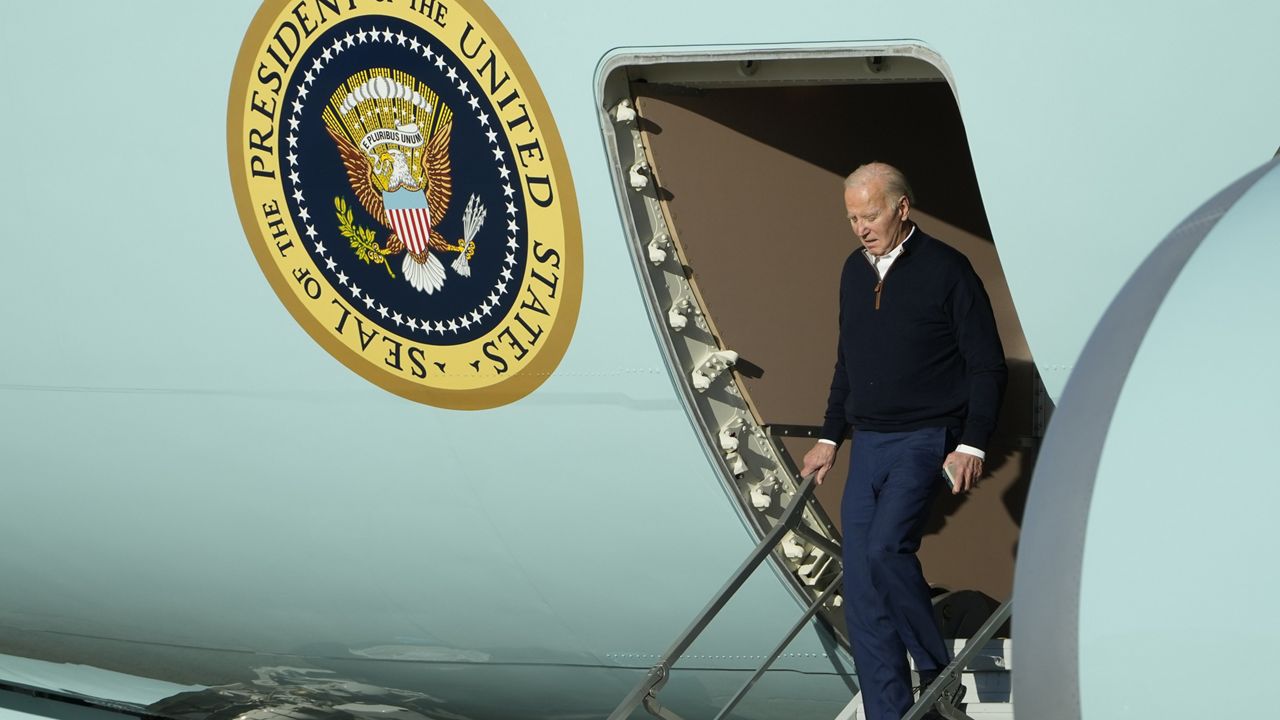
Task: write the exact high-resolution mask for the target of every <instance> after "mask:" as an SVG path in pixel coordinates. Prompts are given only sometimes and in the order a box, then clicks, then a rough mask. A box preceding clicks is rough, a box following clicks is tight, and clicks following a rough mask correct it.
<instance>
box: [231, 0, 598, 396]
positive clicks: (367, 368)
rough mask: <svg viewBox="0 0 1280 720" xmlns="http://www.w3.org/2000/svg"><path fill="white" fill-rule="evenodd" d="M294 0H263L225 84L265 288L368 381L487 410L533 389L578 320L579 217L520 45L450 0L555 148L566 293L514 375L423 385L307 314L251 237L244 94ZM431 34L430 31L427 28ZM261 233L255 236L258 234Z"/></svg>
mask: <svg viewBox="0 0 1280 720" xmlns="http://www.w3.org/2000/svg"><path fill="white" fill-rule="evenodd" d="M292 2H295V0H265V1H264V2H263V3H262V5H261V7H259V8H258V12H257V14H256V15H254V17H253V20H252V21H251V22H250V23H249V28H248V29H247V30H246V31H245V35H244V39H243V40H242V41H241V45H240V52H239V53H238V54H237V56H236V63H235V68H234V70H233V73H234V74H233V75H232V78H231V89H230V93H229V95H228V97H227V170H228V172H229V173H230V177H231V192H232V195H233V196H234V197H235V203H236V210H237V212H238V213H239V215H240V224H241V225H242V226H243V227H244V235H245V240H246V241H247V242H248V243H249V248H250V250H252V251H253V255H254V258H256V259H257V261H258V265H259V269H260V270H261V272H262V274H263V275H264V276H265V277H266V279H267V282H269V283H270V284H271V289H272V290H274V291H275V294H276V296H277V297H278V298H280V301H281V302H282V303H283V304H284V306H285V308H287V309H288V310H289V314H290V315H292V316H293V319H294V321H295V322H297V323H298V325H300V326H301V327H302V329H303V330H305V331H306V332H307V334H308V335H310V336H311V339H312V340H315V341H316V343H318V344H319V345H320V346H321V347H323V348H324V349H325V351H326V352H328V353H329V354H330V355H332V356H333V357H334V358H336V359H337V360H338V361H339V362H341V363H342V364H343V365H346V366H347V368H348V369H350V370H351V371H353V372H355V373H356V374H358V375H360V376H361V377H363V378H364V379H366V380H368V381H369V382H371V383H373V384H375V385H377V386H378V387H381V388H383V389H385V390H388V391H390V392H393V393H395V394H396V395H399V396H400V397H403V398H406V399H408V400H413V401H415V402H420V403H423V404H426V405H432V406H435V407H440V408H446V409H452V410H485V409H489V408H495V407H499V406H502V405H507V404H510V403H513V402H516V401H517V400H520V399H521V398H523V397H525V396H526V395H528V394H529V393H531V392H533V391H534V390H536V389H537V388H538V387H539V386H540V385H542V383H543V382H545V381H546V379H547V378H549V377H551V374H552V373H553V372H554V371H555V369H556V368H557V367H558V366H559V365H560V361H561V360H562V359H563V358H564V354H565V352H566V351H567V350H568V348H569V343H570V341H571V340H572V339H573V334H574V331H575V330H576V328H577V324H578V313H579V310H580V309H581V306H582V280H583V267H582V265H583V256H582V223H581V219H580V216H579V214H578V196H577V192H576V191H575V190H574V185H573V176H572V175H571V174H570V170H569V160H568V155H567V153H566V152H565V148H564V142H563V141H562V140H561V139H560V130H559V127H558V126H557V125H556V121H555V117H554V116H553V115H552V113H551V106H550V105H549V104H548V103H547V99H546V96H545V95H543V93H542V86H541V84H540V83H538V78H537V75H535V74H534V72H533V69H532V68H530V67H529V63H528V61H526V60H525V57H524V53H523V52H521V51H520V47H519V45H517V44H516V42H515V40H514V39H513V38H512V37H511V34H510V33H509V32H507V28H506V26H505V25H503V24H502V21H500V20H499V19H498V16H497V15H495V14H494V13H493V11H492V10H491V9H489V6H488V5H486V4H485V3H483V2H481V1H480V0H450V2H452V3H455V4H457V5H459V6H461V7H463V8H464V9H465V10H466V12H467V13H469V14H470V15H471V16H472V17H473V18H474V19H475V20H476V22H477V24H478V25H479V29H481V30H483V31H484V32H485V34H486V35H487V36H488V38H489V40H490V41H491V42H493V43H494V44H495V45H497V46H498V47H499V48H501V49H502V52H503V55H504V58H505V60H506V62H507V65H508V66H509V67H510V68H511V70H512V72H513V74H515V75H516V77H518V78H520V79H521V88H522V90H523V91H524V96H525V99H526V100H527V101H528V102H529V103H530V104H531V105H532V107H533V110H534V113H535V114H536V116H537V117H538V118H539V121H540V125H541V128H542V132H541V133H540V139H541V141H542V142H543V143H544V144H545V145H546V146H547V147H548V149H550V150H552V151H553V152H550V153H548V155H549V159H550V161H551V169H552V172H553V173H555V181H556V185H557V188H558V189H559V190H560V192H559V193H558V194H557V197H556V200H557V202H559V203H560V215H561V219H562V221H563V227H564V251H565V252H564V257H563V258H562V260H563V264H564V266H563V267H562V268H560V270H561V272H563V273H564V275H563V277H562V278H561V282H563V283H564V291H565V295H564V297H563V299H562V300H561V302H560V310H559V312H557V313H556V316H555V318H554V321H553V324H552V326H551V327H550V328H549V329H548V333H547V334H548V336H549V337H547V339H546V345H544V346H543V347H542V348H541V350H540V351H539V352H538V354H537V355H536V356H535V357H534V358H533V359H532V360H530V361H529V364H528V365H526V366H525V367H523V368H521V369H519V370H515V371H513V373H514V374H513V375H512V376H511V377H509V378H504V379H502V380H499V381H498V382H496V383H494V384H492V385H488V386H486V387H483V388H476V389H471V390H446V389H442V388H434V387H430V386H427V385H422V384H419V383H416V382H413V381H412V380H406V379H405V378H403V377H400V376H397V375H394V374H392V373H390V372H385V371H383V370H381V369H379V368H378V367H377V366H376V365H375V364H373V363H372V362H370V361H369V360H367V359H365V358H364V357H363V356H362V355H361V354H360V353H359V352H357V351H355V350H352V349H351V348H349V347H348V346H346V345H345V344H343V343H342V342H341V341H340V340H339V339H338V338H336V337H334V336H333V335H331V334H330V333H329V332H328V330H327V329H326V328H325V326H324V324H323V323H322V322H321V321H320V320H319V318H317V317H316V316H315V315H313V314H312V313H311V312H310V311H309V310H308V309H307V307H306V305H305V304H304V303H303V302H302V301H301V300H299V299H298V298H297V297H296V296H295V295H294V293H293V288H292V287H291V286H290V285H289V284H288V281H287V278H286V277H285V276H284V274H282V273H281V272H280V271H279V269H278V268H277V267H276V264H275V261H274V259H273V258H272V257H271V256H270V254H269V248H268V244H266V243H262V242H254V238H255V237H256V236H257V235H258V234H259V232H258V221H257V215H256V212H255V209H254V207H253V206H252V202H251V197H250V190H249V186H248V181H247V180H246V179H245V177H246V175H247V174H248V173H247V170H248V168H247V158H246V155H245V153H244V151H243V140H244V138H245V137H246V135H245V133H246V132H247V128H246V127H245V124H244V117H245V113H244V103H245V102H246V101H247V100H248V97H249V95H248V93H249V85H250V81H251V76H252V70H253V67H254V61H255V60H256V59H257V55H256V50H257V46H258V44H259V42H260V41H261V40H262V38H265V37H266V33H267V32H269V31H270V29H271V27H272V26H273V25H274V24H275V22H276V21H277V20H278V19H279V18H280V17H281V14H282V12H283V11H284V10H285V9H286V8H287V6H289V5H290V4H291V3H292ZM428 32H429V31H428ZM532 235H533V230H532V228H530V229H529V233H528V237H529V240H530V242H532V239H533V238H532ZM260 239H261V238H259V240H260Z"/></svg>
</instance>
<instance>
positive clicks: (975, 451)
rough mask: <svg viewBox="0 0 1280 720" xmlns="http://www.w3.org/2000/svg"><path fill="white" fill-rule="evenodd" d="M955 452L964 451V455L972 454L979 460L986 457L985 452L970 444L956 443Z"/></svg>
mask: <svg viewBox="0 0 1280 720" xmlns="http://www.w3.org/2000/svg"><path fill="white" fill-rule="evenodd" d="M956 452H960V453H964V454H965V455H972V456H974V457H976V458H978V459H979V460H986V459H987V454H986V453H985V452H983V451H981V450H979V449H978V448H976V447H973V446H972V445H957V446H956Z"/></svg>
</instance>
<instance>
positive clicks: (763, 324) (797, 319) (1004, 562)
mask: <svg viewBox="0 0 1280 720" xmlns="http://www.w3.org/2000/svg"><path fill="white" fill-rule="evenodd" d="M632 90H633V93H634V94H635V96H636V101H637V107H638V109H639V111H640V115H641V118H642V124H641V129H642V131H643V132H644V134H645V139H646V143H647V144H648V147H649V150H650V153H651V160H652V162H653V167H654V171H655V176H656V179H657V182H658V185H659V189H660V193H661V197H662V198H663V199H664V204H665V210H666V214H667V216H668V218H669V220H670V222H671V223H672V226H673V231H674V233H675V235H676V237H677V240H678V242H679V243H680V245H681V247H682V249H683V252H684V256H685V260H686V262H687V265H688V267H689V272H690V276H691V278H692V279H693V282H694V283H695V285H696V288H697V291H698V293H699V295H700V297H701V298H702V300H703V302H704V303H705V305H706V307H707V310H708V313H709V315H710V316H711V319H712V321H713V323H714V326H715V328H716V330H717V331H718V332H719V334H720V336H721V340H722V341H723V343H724V345H725V347H728V348H730V349H732V350H735V351H737V352H738V353H739V354H740V355H741V357H742V360H741V361H740V363H739V366H738V372H739V380H740V381H741V382H742V384H743V386H744V388H745V389H746V391H747V393H748V396H749V400H750V402H751V403H752V405H753V407H754V408H755V409H756V411H757V412H758V413H759V415H760V418H759V419H760V420H761V421H762V422H764V423H770V424H797V425H820V424H821V421H822V414H823V411H824V409H825V405H826V395H827V389H828V386H829V383H830V380H831V369H832V363H833V361H834V350H835V342H836V337H835V336H836V310H837V308H836V304H837V292H838V283H839V274H840V268H841V266H842V265H843V263H844V260H845V258H846V257H847V256H848V254H849V253H850V252H851V251H852V250H853V249H854V241H853V236H852V235H851V233H850V231H849V226H848V222H847V221H846V219H845V214H844V213H845V211H844V206H843V203H842V189H841V179H842V178H843V176H844V175H845V174H847V173H848V172H849V171H850V170H852V169H853V168H854V167H856V166H857V165H859V164H861V163H863V162H867V161H871V160H882V161H885V162H889V163H892V164H894V165H896V166H898V167H900V168H902V170H903V171H904V172H905V173H906V174H907V176H908V177H909V178H910V179H911V181H912V184H913V186H914V187H915V190H916V195H917V207H916V211H915V213H914V214H913V217H914V218H915V219H916V220H917V221H918V222H919V223H920V225H921V227H922V228H923V229H924V230H925V231H926V232H929V233H930V234H932V235H935V236H936V237H939V238H941V239H942V240H944V241H946V242H949V243H951V244H952V245H954V246H955V247H957V248H958V249H960V250H962V251H963V252H965V253H966V254H967V255H968V256H969V258H970V260H971V261H972V262H973V264H974V267H975V268H976V269H977V271H978V273H979V274H980V275H981V276H982V278H983V282H984V283H985V285H986V287H987V291H988V293H989V294H990V295H991V297H992V302H993V305H994V306H995V308H996V315H997V318H996V319H997V322H998V324H999V326H1000V332H1001V337H1002V339H1003V341H1004V345H1005V350H1006V354H1007V355H1008V356H1009V362H1010V371H1011V374H1010V383H1009V390H1008V393H1007V398H1006V402H1005V406H1004V410H1003V414H1002V418H1001V424H1000V427H999V429H998V430H997V437H996V438H995V440H993V447H992V448H989V449H988V452H989V454H990V460H989V461H988V463H987V467H988V469H989V470H990V471H991V472H990V477H988V478H987V479H986V480H984V481H983V482H982V483H981V485H980V487H979V489H978V490H977V491H976V492H974V493H971V494H970V495H969V496H967V497H964V498H960V499H956V500H953V499H951V498H950V497H947V498H945V499H944V500H943V501H942V502H939V503H938V504H937V506H936V513H935V518H934V521H933V522H932V523H931V525H930V530H929V534H928V536H927V537H926V539H925V542H924V545H923V547H922V549H921V561H922V563H923V564H924V566H925V573H926V577H928V578H929V580H930V582H932V583H934V584H937V585H944V586H947V587H950V588H953V589H959V588H968V589H977V590H982V591H984V592H987V593H988V594H990V595H992V596H994V597H997V598H1004V597H1007V595H1008V594H1009V592H1010V589H1011V587H1012V576H1013V553H1014V551H1015V549H1016V543H1017V534H1018V524H1019V522H1020V520H1021V515H1022V506H1023V501H1024V498H1025V495H1026V490H1027V484H1028V482H1029V478H1030V470H1031V465H1032V461H1033V456H1034V450H1035V447H1034V443H1028V442H1027V440H1026V437H1027V436H1029V435H1030V434H1031V432H1032V419H1031V402H1032V401H1031V398H1032V394H1033V393H1034V389H1035V385H1036V380H1035V373H1034V366H1033V365H1032V362H1031V358H1030V354H1029V352H1028V350H1027V347H1026V341H1025V339H1024V337H1023V334H1022V329H1021V326H1020V325H1019V323H1018V319H1017V315H1016V313H1015V312H1014V309H1013V303H1012V300H1011V299H1010V297H1009V291H1008V287H1007V285H1006V283H1005V281H1004V275H1003V272H1002V271H1001V269H1000V265H999V260H998V258H997V256H996V252H995V246H994V245H993V243H992V241H991V232H990V229H989V226H988V224H987V220H986V216H985V212H984V210H983V206H982V199H981V196H980V194H979V192H978V187H977V181H976V179H975V177H974V171H973V166H972V162H971V160H970V158H969V152H968V143H967V140H966V139H965V135H964V128H963V126H962V124H961V122H960V117H959V112H958V110H957V108H956V105H955V101H954V99H953V97H952V95H951V91H950V88H948V87H947V86H946V85H945V84H942V83H929V84H907V85H844V86H826V87H786V88H751V89H716V90H703V91H694V90H689V89H686V88H676V87H671V86H654V85H649V84H646V83H639V82H638V83H633V85H632ZM811 444H812V441H810V440H804V439H787V440H786V441H785V442H784V445H785V447H786V449H787V451H788V452H789V453H791V454H792V456H793V458H795V459H796V461H797V463H798V462H799V459H800V457H801V456H802V455H803V454H804V452H805V451H806V450H807V449H808V448H809V447H810V446H811ZM846 468H847V459H846V453H845V452H843V451H842V452H841V453H840V459H839V463H838V466H837V468H836V471H835V473H833V477H832V479H831V480H829V481H828V482H827V483H825V484H824V485H823V486H822V487H821V488H820V489H819V491H818V497H819V500H820V501H821V503H822V505H823V507H824V508H825V509H826V510H827V513H828V515H829V516H830V517H831V518H832V520H833V521H835V522H836V523H837V524H838V523H839V517H840V513H839V498H840V493H841V492H842V490H843V485H844V477H845V473H846Z"/></svg>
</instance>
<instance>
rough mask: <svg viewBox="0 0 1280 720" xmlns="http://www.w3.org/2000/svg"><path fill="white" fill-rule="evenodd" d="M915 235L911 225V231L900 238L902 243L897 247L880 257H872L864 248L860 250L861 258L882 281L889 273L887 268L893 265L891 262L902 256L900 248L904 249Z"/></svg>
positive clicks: (914, 229)
mask: <svg viewBox="0 0 1280 720" xmlns="http://www.w3.org/2000/svg"><path fill="white" fill-rule="evenodd" d="M915 234H916V227H915V226H914V225H912V226H911V231H910V232H908V233H907V236H906V237H904V238H902V242H900V243H898V247H896V248H894V249H892V250H890V251H889V252H887V253H885V254H883V255H880V256H876V255H872V254H871V253H870V252H868V251H867V249H866V248H862V256H863V257H864V258H866V259H867V262H869V263H871V267H873V268H875V270H876V273H878V274H879V275H880V279H881V280H883V279H884V274H885V273H887V272H889V267H890V266H891V265H893V261H894V260H897V259H898V256H899V255H901V254H902V248H904V247H906V245H907V241H908V240H910V239H911V236H912V235H915Z"/></svg>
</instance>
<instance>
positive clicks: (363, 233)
mask: <svg viewBox="0 0 1280 720" xmlns="http://www.w3.org/2000/svg"><path fill="white" fill-rule="evenodd" d="M333 206H334V207H335V208H336V209H337V211H338V232H340V233H342V237H344V238H346V239H347V240H348V241H350V243H351V249H352V250H355V251H356V257H358V258H360V259H361V260H363V261H364V262H366V263H369V264H370V265H374V264H377V265H381V266H383V267H385V268H386V269H387V274H388V275H390V276H391V277H392V278H393V279H394V278H395V276H396V274H395V273H394V272H392V271H391V265H390V263H388V262H387V256H388V255H390V254H392V253H393V252H394V250H392V249H389V248H384V247H382V246H381V245H379V244H378V240H377V235H376V234H375V233H374V231H373V230H371V229H370V228H366V227H359V226H357V225H356V224H355V216H354V215H353V214H352V212H351V208H349V207H347V202H346V201H345V200H343V199H342V198H341V197H335V198H334V199H333Z"/></svg>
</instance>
